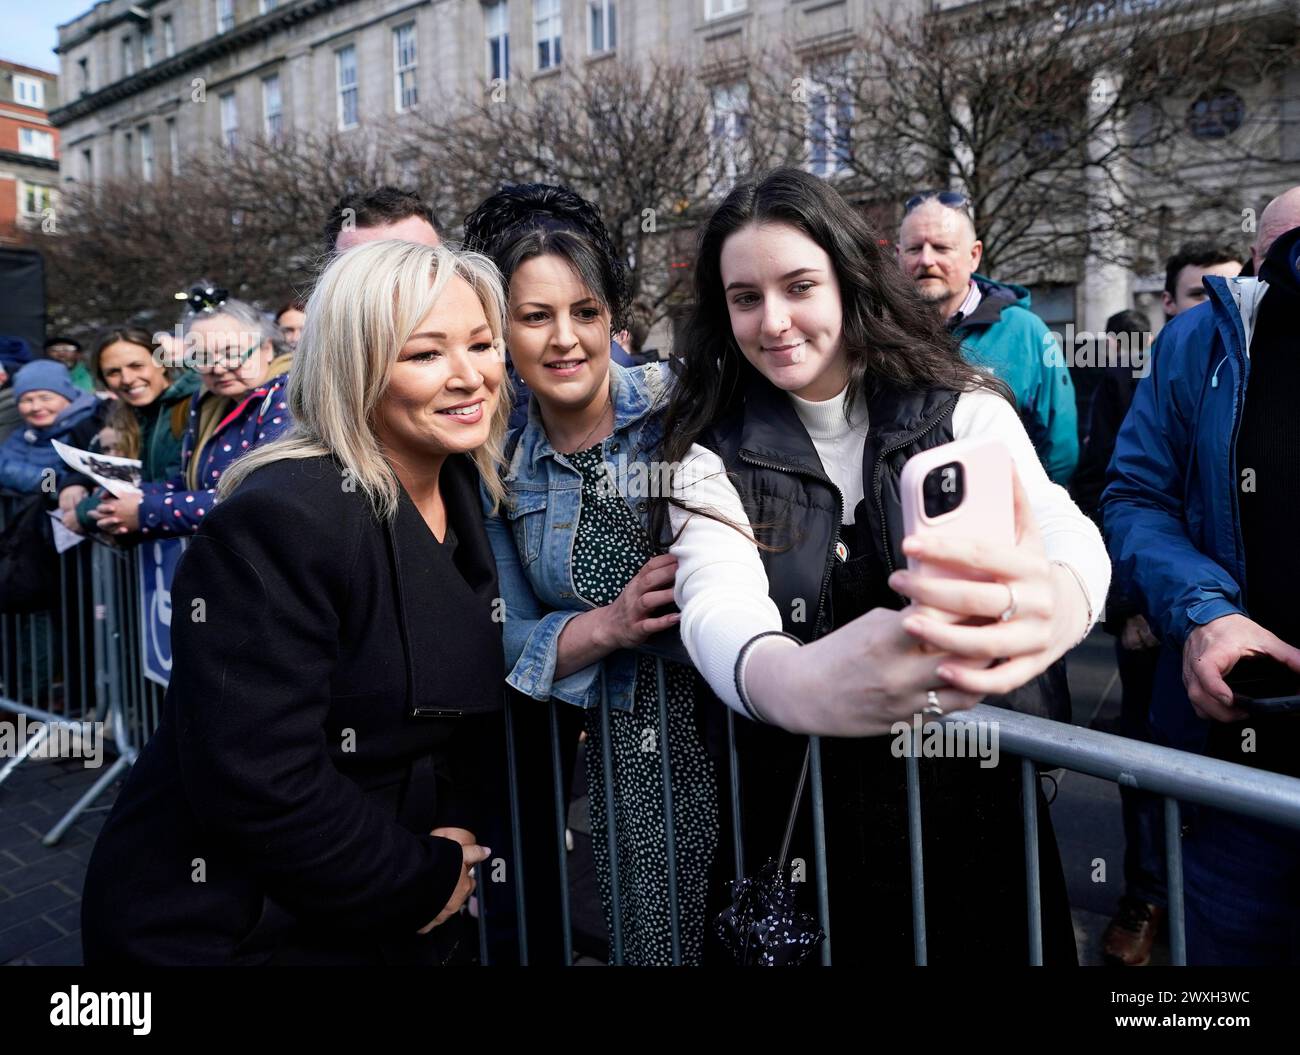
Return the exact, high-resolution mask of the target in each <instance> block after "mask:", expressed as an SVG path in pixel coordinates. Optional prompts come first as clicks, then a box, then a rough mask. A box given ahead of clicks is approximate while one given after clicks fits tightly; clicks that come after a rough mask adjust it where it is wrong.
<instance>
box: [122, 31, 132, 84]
mask: <svg viewBox="0 0 1300 1055" xmlns="http://www.w3.org/2000/svg"><path fill="white" fill-rule="evenodd" d="M133 73H135V49H134V48H133V47H131V38H130V37H123V38H122V76H123V77H130V76H131V75H132V74H133Z"/></svg>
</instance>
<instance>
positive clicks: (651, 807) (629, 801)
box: [569, 445, 718, 966]
mask: <svg viewBox="0 0 1300 1055" xmlns="http://www.w3.org/2000/svg"><path fill="white" fill-rule="evenodd" d="M569 460H570V461H571V462H572V464H573V466H574V468H576V469H577V470H578V472H579V473H581V474H582V512H581V514H580V516H579V520H578V537H577V539H576V541H575V542H574V546H573V582H574V586H575V587H576V589H577V591H578V593H579V594H581V595H582V596H583V597H584V598H586V599H587V600H589V601H591V602H592V603H593V604H597V605H604V604H609V603H610V602H611V601H613V600H614V599H615V598H616V597H618V595H619V593H621V592H622V590H623V587H624V586H626V585H627V584H628V581H629V580H630V579H631V578H632V577H633V576H634V575H635V574H636V573H637V572H638V571H639V570H640V569H641V565H642V564H644V563H645V562H646V561H647V560H648V559H649V558H650V557H651V556H652V555H653V551H652V548H651V546H650V540H649V539H648V538H647V537H646V533H645V530H644V529H643V528H642V526H641V522H640V520H638V519H637V517H636V514H634V513H633V512H632V510H631V509H630V508H629V507H628V504H627V502H626V501H625V500H624V499H623V497H622V496H621V495H619V494H618V493H617V492H615V491H614V490H613V489H612V488H606V487H602V486H601V480H602V478H604V477H605V474H606V469H605V464H604V459H603V456H602V452H601V447H600V445H597V446H595V447H591V448H589V449H587V450H585V451H580V452H578V453H577V454H572V455H569ZM698 677H699V676H698V675H697V674H696V673H695V671H694V669H692V668H691V667H685V666H681V665H678V664H675V663H668V664H665V667H664V683H665V686H666V688H667V695H668V707H667V711H668V757H669V759H670V760H671V765H672V769H671V777H670V783H671V790H672V800H673V833H674V838H675V843H676V854H675V857H676V861H677V901H678V904H679V906H680V924H681V930H680V934H681V952H682V962H683V963H687V964H698V963H699V962H700V959H701V955H702V952H703V946H704V932H705V926H706V923H707V920H706V918H705V917H706V912H705V901H706V898H707V896H708V892H709V889H708V888H709V875H710V870H711V869H712V867H713V862H714V858H715V856H716V854H717V849H718V781H717V775H716V773H715V772H714V766H713V762H712V760H711V759H710V758H709V756H708V754H707V753H706V752H705V748H704V742H703V740H702V738H701V736H700V734H699V732H698V731H697V727H696V721H695V706H696V694H697V691H699V690H698V686H699V681H698ZM609 713H610V741H611V749H612V750H611V753H612V756H613V765H612V767H611V771H612V774H613V779H614V796H613V798H614V814H615V816H614V822H615V823H614V830H615V832H616V847H617V851H618V887H619V899H620V901H621V902H622V909H623V911H622V914H621V917H620V922H621V924H622V931H623V956H624V960H625V962H627V963H628V964H633V965H640V966H650V965H664V964H671V963H672V930H671V917H670V912H669V904H670V902H669V898H668V845H667V834H666V833H667V825H666V824H665V812H664V800H663V771H662V768H661V767H662V760H661V757H660V750H661V744H662V742H663V738H662V731H661V727H660V721H659V687H658V676H657V672H656V662H655V660H654V659H653V658H652V657H649V656H641V657H640V658H639V661H638V664H637V675H636V692H635V699H634V702H633V706H632V710H631V712H630V713H629V712H626V711H615V710H611V711H610V712H609ZM586 724H587V767H586V768H587V795H588V801H589V804H590V811H591V832H592V840H591V842H592V851H593V854H594V856H595V859H596V874H597V878H598V880H599V883H600V895H601V900H602V901H603V902H604V905H605V923H606V926H607V927H609V928H610V934H611V936H612V934H613V911H614V906H613V904H612V897H611V893H610V874H611V871H610V860H609V846H608V830H609V827H608V826H609V818H608V817H607V816H606V810H605V777H604V772H603V769H604V767H603V766H602V764H601V759H602V746H601V716H600V708H598V707H594V708H591V709H590V710H588V711H587V712H586ZM610 956H611V959H612V957H613V943H612V937H611V946H610Z"/></svg>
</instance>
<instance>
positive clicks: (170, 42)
mask: <svg viewBox="0 0 1300 1055" xmlns="http://www.w3.org/2000/svg"><path fill="white" fill-rule="evenodd" d="M162 22H163V54H164V55H165V56H166V57H167V58H171V57H172V56H173V55H175V54H176V27H175V26H174V25H173V24H172V16H171V15H163V20H162Z"/></svg>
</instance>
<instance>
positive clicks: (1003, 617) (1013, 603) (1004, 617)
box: [998, 582, 1016, 623]
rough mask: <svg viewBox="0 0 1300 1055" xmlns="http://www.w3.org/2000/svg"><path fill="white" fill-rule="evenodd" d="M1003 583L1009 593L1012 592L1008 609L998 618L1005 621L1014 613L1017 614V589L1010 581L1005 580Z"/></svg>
mask: <svg viewBox="0 0 1300 1055" xmlns="http://www.w3.org/2000/svg"><path fill="white" fill-rule="evenodd" d="M1002 585H1003V586H1005V587H1006V588H1007V593H1009V594H1011V603H1010V604H1009V605H1007V609H1006V611H1005V612H1003V613H1002V614H1001V615H1000V616H998V619H999V620H1000V621H1001V622H1003V623H1005V622H1006V621H1007V620H1009V619H1010V618H1011V617H1012V616H1013V615H1015V614H1016V591H1015V589H1014V587H1012V585H1011V583H1009V582H1004V583H1003V584H1002Z"/></svg>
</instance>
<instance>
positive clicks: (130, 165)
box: [122, 132, 135, 176]
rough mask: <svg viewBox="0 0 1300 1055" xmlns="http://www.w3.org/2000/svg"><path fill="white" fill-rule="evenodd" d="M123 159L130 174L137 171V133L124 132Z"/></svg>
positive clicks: (124, 165) (127, 172) (124, 166)
mask: <svg viewBox="0 0 1300 1055" xmlns="http://www.w3.org/2000/svg"><path fill="white" fill-rule="evenodd" d="M122 161H123V162H124V164H123V166H122V167H123V168H124V169H125V170H126V174H127V175H128V176H129V175H131V174H132V173H133V172H135V135H134V134H133V133H131V132H124V133H122Z"/></svg>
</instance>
